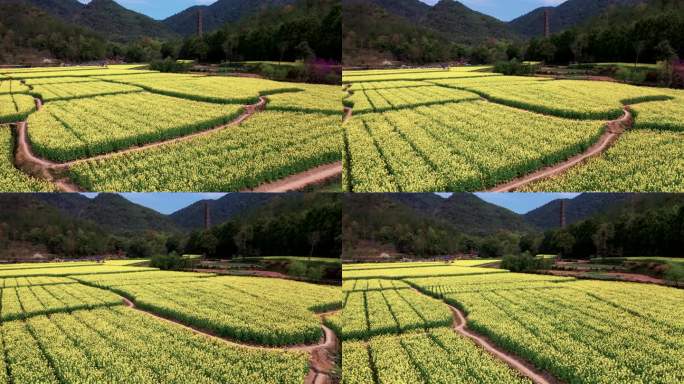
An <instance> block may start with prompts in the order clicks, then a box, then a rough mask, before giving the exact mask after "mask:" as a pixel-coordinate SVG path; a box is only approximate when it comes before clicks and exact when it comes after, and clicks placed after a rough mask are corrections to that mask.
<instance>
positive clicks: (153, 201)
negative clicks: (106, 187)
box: [84, 193, 225, 215]
mask: <svg viewBox="0 0 684 384" xmlns="http://www.w3.org/2000/svg"><path fill="white" fill-rule="evenodd" d="M84 195H85V196H88V197H90V198H94V197H95V196H97V195H98V194H97V193H84ZM120 195H121V196H123V197H125V198H126V199H128V200H130V201H132V202H134V203H136V204H140V205H142V206H145V207H148V208H152V209H154V210H155V211H157V212H161V213H163V214H167V215H168V214H170V213H173V212H176V211H177V210H179V209H181V208H185V207H187V206H188V205H191V204H192V203H194V202H197V201H199V200H207V199H212V200H216V199H219V198H221V197H223V196H225V193H121V194H120Z"/></svg>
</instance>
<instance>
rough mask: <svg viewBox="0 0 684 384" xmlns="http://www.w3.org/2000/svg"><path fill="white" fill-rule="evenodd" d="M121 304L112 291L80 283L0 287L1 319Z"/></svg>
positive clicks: (8, 319)
mask: <svg viewBox="0 0 684 384" xmlns="http://www.w3.org/2000/svg"><path fill="white" fill-rule="evenodd" d="M120 304H122V301H121V298H120V297H119V296H117V295H115V294H114V293H112V292H109V291H106V290H102V289H97V288H92V287H87V286H85V285H81V284H60V285H42V286H31V287H18V288H3V289H2V313H1V315H0V319H1V320H2V321H10V320H15V319H20V318H25V317H30V316H36V315H44V314H48V313H55V312H66V311H73V310H77V309H85V308H94V307H99V306H111V305H120Z"/></svg>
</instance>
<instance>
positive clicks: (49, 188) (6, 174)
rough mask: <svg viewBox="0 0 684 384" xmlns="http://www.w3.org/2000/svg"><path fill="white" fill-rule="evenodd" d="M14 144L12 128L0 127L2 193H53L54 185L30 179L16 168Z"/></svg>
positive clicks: (0, 178)
mask: <svg viewBox="0 0 684 384" xmlns="http://www.w3.org/2000/svg"><path fill="white" fill-rule="evenodd" d="M14 143H15V141H14V137H13V135H12V128H11V127H9V126H7V125H0V191H13V192H53V191H54V190H55V188H54V186H53V185H52V184H50V183H48V182H47V181H42V180H38V179H35V178H33V177H30V176H28V175H26V174H25V173H23V172H21V171H20V170H18V169H17V168H15V167H14Z"/></svg>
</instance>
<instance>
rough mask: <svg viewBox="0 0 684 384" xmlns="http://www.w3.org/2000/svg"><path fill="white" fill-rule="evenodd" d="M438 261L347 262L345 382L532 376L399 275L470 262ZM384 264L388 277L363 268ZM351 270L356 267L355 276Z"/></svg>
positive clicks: (519, 379)
mask: <svg viewBox="0 0 684 384" xmlns="http://www.w3.org/2000/svg"><path fill="white" fill-rule="evenodd" d="M438 264H439V263H425V265H420V264H419V263H416V264H408V265H407V266H405V267H404V268H402V267H401V265H396V268H393V266H395V265H388V264H376V265H349V266H346V265H345V266H344V267H343V268H344V269H343V292H344V309H343V311H342V338H343V340H344V341H343V348H342V353H343V355H342V382H343V383H348V384H352V383H354V384H356V383H461V382H463V383H465V382H478V383H523V382H527V380H526V379H525V378H523V377H522V376H520V375H519V374H518V373H517V372H515V371H514V370H512V369H510V368H509V367H508V366H507V365H506V364H504V363H502V362H500V361H498V360H496V359H494V358H493V357H492V356H490V355H488V354H487V353H486V352H484V351H482V350H480V349H479V348H478V347H477V346H476V345H475V344H474V343H472V342H471V341H469V340H468V339H466V338H463V337H461V336H459V335H458V334H456V333H455V332H454V331H453V330H452V329H450V328H449V327H450V326H451V325H452V323H453V322H454V319H453V315H452V313H451V311H450V310H449V307H448V306H447V305H445V304H444V303H443V302H441V301H439V300H437V299H434V298H430V297H428V296H426V295H424V294H421V293H419V292H418V291H416V290H415V289H414V288H412V287H411V286H410V285H408V284H406V283H405V282H404V281H402V280H400V279H399V277H398V276H399V275H400V273H399V272H398V271H400V270H402V269H406V270H410V271H412V272H414V273H417V272H415V271H416V270H419V269H425V270H428V271H429V270H432V271H433V272H435V273H436V274H439V273H443V271H444V270H445V269H454V268H459V269H460V268H463V269H467V268H468V267H465V266H444V265H443V263H441V264H442V265H438ZM464 265H466V264H465V263H464ZM347 268H349V269H350V271H348V269H347ZM382 268H386V272H385V273H383V274H384V275H385V276H387V278H385V279H376V278H363V277H360V275H359V273H358V272H376V273H377V271H379V270H382ZM472 268H475V267H472ZM478 269H479V268H478ZM349 272H357V273H355V274H352V275H351V276H350V275H349V274H348V273H349ZM409 274H411V273H409Z"/></svg>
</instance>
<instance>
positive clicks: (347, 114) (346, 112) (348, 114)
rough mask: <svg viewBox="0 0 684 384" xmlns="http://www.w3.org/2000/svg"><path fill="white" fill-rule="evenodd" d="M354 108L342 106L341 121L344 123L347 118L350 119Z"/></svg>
mask: <svg viewBox="0 0 684 384" xmlns="http://www.w3.org/2000/svg"><path fill="white" fill-rule="evenodd" d="M352 113H354V110H353V109H351V108H349V107H344V117H342V123H346V122H347V120H349V119H351V117H352Z"/></svg>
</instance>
